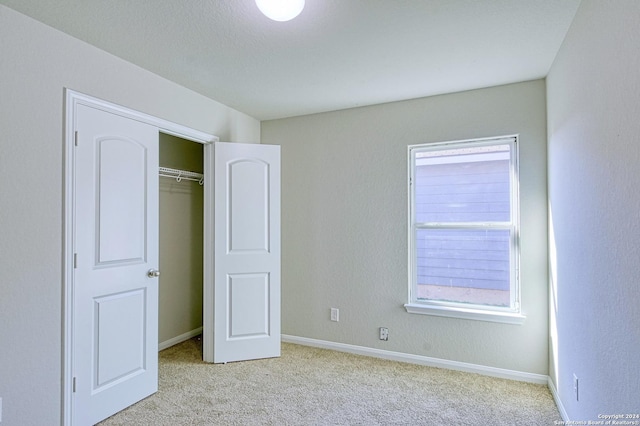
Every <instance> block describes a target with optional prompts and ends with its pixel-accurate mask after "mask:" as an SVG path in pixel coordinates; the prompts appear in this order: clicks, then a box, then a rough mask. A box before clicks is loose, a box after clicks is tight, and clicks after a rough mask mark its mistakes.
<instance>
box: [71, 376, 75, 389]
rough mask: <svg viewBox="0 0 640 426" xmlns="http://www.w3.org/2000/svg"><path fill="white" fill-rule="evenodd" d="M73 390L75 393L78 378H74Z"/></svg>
mask: <svg viewBox="0 0 640 426" xmlns="http://www.w3.org/2000/svg"><path fill="white" fill-rule="evenodd" d="M71 387H72V390H73V392H74V393H75V391H76V378H75V377H74V378H73V384H72V385H71Z"/></svg>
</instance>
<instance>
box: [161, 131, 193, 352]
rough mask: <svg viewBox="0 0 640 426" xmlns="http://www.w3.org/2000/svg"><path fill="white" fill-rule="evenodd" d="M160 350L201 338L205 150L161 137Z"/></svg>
mask: <svg viewBox="0 0 640 426" xmlns="http://www.w3.org/2000/svg"><path fill="white" fill-rule="evenodd" d="M159 166H160V170H159V173H158V174H159V249H160V259H159V270H160V271H161V275H160V277H159V283H158V285H159V297H158V350H159V351H161V350H163V349H166V348H169V347H171V346H174V345H176V344H178V343H181V342H183V341H185V340H188V339H191V338H193V337H195V336H200V335H201V334H202V326H203V247H204V241H203V236H204V229H203V227H204V185H203V183H204V145H203V144H201V143H197V142H193V141H190V140H187V139H182V138H179V137H177V136H173V135H169V134H165V133H162V132H160V133H159Z"/></svg>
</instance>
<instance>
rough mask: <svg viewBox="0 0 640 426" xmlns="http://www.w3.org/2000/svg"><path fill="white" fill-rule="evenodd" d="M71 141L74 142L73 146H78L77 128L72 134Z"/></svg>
mask: <svg viewBox="0 0 640 426" xmlns="http://www.w3.org/2000/svg"><path fill="white" fill-rule="evenodd" d="M73 143H74V144H75V146H78V131H77V130H76V131H75V133H74V134H73Z"/></svg>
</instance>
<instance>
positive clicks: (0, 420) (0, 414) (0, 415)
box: [0, 398, 2, 423]
mask: <svg viewBox="0 0 640 426" xmlns="http://www.w3.org/2000/svg"><path fill="white" fill-rule="evenodd" d="M0 423H2V398H0Z"/></svg>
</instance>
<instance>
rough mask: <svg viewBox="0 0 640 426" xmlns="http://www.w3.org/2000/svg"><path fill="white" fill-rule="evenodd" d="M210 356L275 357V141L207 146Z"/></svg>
mask: <svg viewBox="0 0 640 426" xmlns="http://www.w3.org/2000/svg"><path fill="white" fill-rule="evenodd" d="M214 148H215V151H214V157H215V160H214V185H215V186H214V188H215V213H214V222H215V224H214V228H215V236H216V237H215V266H214V268H215V284H214V286H215V289H214V311H215V313H214V348H213V352H214V354H213V361H214V362H216V363H220V362H231V361H241V360H248V359H258V358H271V357H277V356H280V147H279V146H275V145H258V144H237V143H221V142H217V143H216V144H215V147H214Z"/></svg>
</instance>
